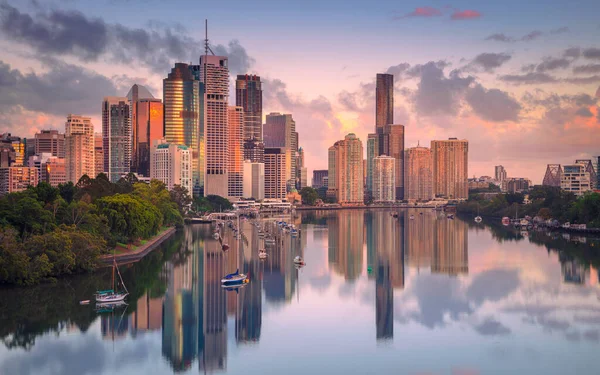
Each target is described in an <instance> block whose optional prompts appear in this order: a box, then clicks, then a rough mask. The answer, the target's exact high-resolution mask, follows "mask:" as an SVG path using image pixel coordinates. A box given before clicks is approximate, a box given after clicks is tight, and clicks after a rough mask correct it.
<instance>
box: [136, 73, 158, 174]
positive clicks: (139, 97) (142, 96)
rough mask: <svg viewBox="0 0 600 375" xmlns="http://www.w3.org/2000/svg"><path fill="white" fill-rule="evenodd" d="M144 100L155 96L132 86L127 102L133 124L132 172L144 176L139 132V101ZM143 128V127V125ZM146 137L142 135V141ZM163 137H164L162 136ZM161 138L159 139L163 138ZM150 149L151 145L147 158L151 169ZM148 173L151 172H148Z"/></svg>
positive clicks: (141, 88)
mask: <svg viewBox="0 0 600 375" xmlns="http://www.w3.org/2000/svg"><path fill="white" fill-rule="evenodd" d="M142 99H154V95H152V94H151V93H150V91H148V89H147V88H146V87H144V86H142V85H138V84H137V83H136V84H134V85H133V86H131V89H129V92H128V93H127V100H128V104H129V120H130V123H131V168H130V169H131V171H132V172H134V173H138V174H141V175H143V173H140V172H139V171H138V169H139V159H138V156H139V153H138V144H139V142H138V138H139V136H138V131H139V128H140V124H138V105H137V104H138V101H140V100H142ZM161 118H162V113H161ZM144 122H145V121H144V120H142V123H144ZM142 126H143V125H142ZM142 132H143V133H144V131H143V130H142ZM143 137H144V135H143V134H142V139H143ZM161 137H162V135H161ZM161 137H159V138H161ZM150 147H151V144H148V145H147V149H146V151H147V155H146V156H147V158H148V160H147V161H146V165H147V166H148V168H149V163H150V161H149V159H150ZM148 173H150V172H149V170H148ZM146 176H148V174H146Z"/></svg>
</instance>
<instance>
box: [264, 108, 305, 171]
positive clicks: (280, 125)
mask: <svg viewBox="0 0 600 375" xmlns="http://www.w3.org/2000/svg"><path fill="white" fill-rule="evenodd" d="M263 138H264V142H265V148H266V147H284V148H285V152H286V163H287V167H286V181H290V180H294V179H295V171H296V154H297V152H298V133H296V122H295V121H294V119H293V118H292V115H290V114H281V113H277V112H273V113H269V114H268V115H267V117H266V123H265V125H264V127H263Z"/></svg>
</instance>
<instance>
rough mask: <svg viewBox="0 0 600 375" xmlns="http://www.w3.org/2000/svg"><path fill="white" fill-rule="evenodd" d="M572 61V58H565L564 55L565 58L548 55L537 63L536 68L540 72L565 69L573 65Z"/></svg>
mask: <svg viewBox="0 0 600 375" xmlns="http://www.w3.org/2000/svg"><path fill="white" fill-rule="evenodd" d="M571 61H572V60H570V59H567V58H564V57H563V58H552V57H547V58H545V59H544V61H542V62H541V63H540V64H538V65H537V67H536V69H535V70H536V71H537V72H539V73H544V72H547V71H551V70H557V69H565V68H568V67H569V65H571Z"/></svg>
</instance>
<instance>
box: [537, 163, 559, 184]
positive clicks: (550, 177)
mask: <svg viewBox="0 0 600 375" xmlns="http://www.w3.org/2000/svg"><path fill="white" fill-rule="evenodd" d="M562 172H563V171H562V166H561V165H560V164H548V165H547V166H546V173H545V174H544V180H543V182H542V185H544V186H554V187H560V185H561V180H562Z"/></svg>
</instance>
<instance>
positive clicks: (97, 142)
mask: <svg viewBox="0 0 600 375" xmlns="http://www.w3.org/2000/svg"><path fill="white" fill-rule="evenodd" d="M103 142H104V140H103V139H102V133H94V173H93V175H92V176H90V177H92V178H96V177H98V175H99V174H100V173H104V147H103V146H102V143H103Z"/></svg>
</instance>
